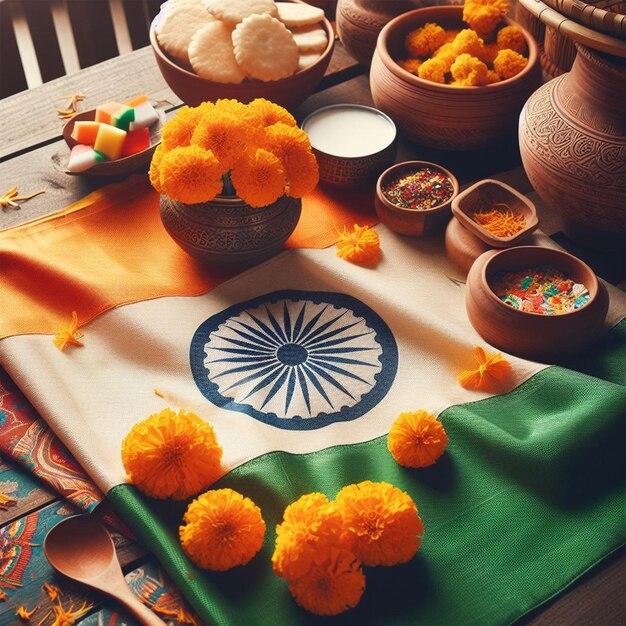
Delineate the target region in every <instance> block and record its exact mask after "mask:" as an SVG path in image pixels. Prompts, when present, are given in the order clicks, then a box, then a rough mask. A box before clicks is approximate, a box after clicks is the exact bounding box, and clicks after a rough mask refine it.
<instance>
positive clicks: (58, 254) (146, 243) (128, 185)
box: [0, 176, 376, 338]
mask: <svg viewBox="0 0 626 626" xmlns="http://www.w3.org/2000/svg"><path fill="white" fill-rule="evenodd" d="M356 222H358V223H360V224H374V223H375V222H376V219H375V214H374V210H373V196H372V194H371V193H346V192H335V191H333V192H327V191H324V190H321V189H316V190H315V192H314V193H313V194H311V196H309V197H307V198H305V199H304V200H303V207H302V218H301V220H300V223H299V224H298V227H297V229H296V231H295V232H294V234H293V236H292V237H291V239H290V240H289V242H288V247H292V248H295V247H309V248H324V247H327V246H329V245H332V244H333V243H335V241H336V240H337V236H338V231H339V230H341V229H342V228H343V226H344V225H347V226H352V225H353V224H354V223H356ZM227 278H229V275H228V274H227V273H226V272H218V271H216V270H214V269H213V270H210V271H209V270H208V269H207V268H205V267H202V266H201V265H200V264H198V263H197V262H196V261H194V259H192V258H191V257H189V256H188V255H187V254H186V253H185V252H183V251H182V250H181V249H180V248H179V247H178V246H177V245H176V244H175V243H174V241H173V240H172V239H171V238H170V237H169V235H168V234H167V232H166V231H165V229H164V228H163V226H162V224H161V220H160V217H159V196H158V194H157V193H156V192H155V191H154V190H153V189H152V187H151V186H150V185H149V183H148V181H147V179H146V178H144V177H141V176H134V177H131V178H130V179H128V180H127V181H125V182H123V183H118V184H114V185H109V186H108V187H105V188H103V189H101V190H99V191H96V192H94V193H92V194H90V195H89V196H87V197H86V198H84V199H82V200H80V201H79V202H77V203H75V204H73V205H71V206H69V207H67V208H66V209H63V210H61V211H59V212H57V213H55V214H53V215H50V216H47V217H44V218H41V219H39V220H35V221H33V222H30V223H28V224H25V225H23V226H19V227H16V228H13V229H9V230H5V231H3V232H0V298H1V305H0V306H1V310H2V315H1V316H0V338H1V337H6V336H10V335H18V334H26V333H52V334H54V333H56V332H57V331H58V330H59V328H60V327H61V326H63V325H65V324H66V323H67V320H68V319H69V317H70V315H71V313H72V311H77V313H78V321H79V325H83V324H85V323H87V322H88V321H90V320H92V319H93V318H94V317H96V316H97V315H99V314H101V313H103V312H104V311H107V310H109V309H111V308H113V307H115V306H119V305H121V304H127V303H130V302H137V301H141V300H148V299H151V298H156V297H160V296H174V295H184V296H192V295H198V294H200V293H204V292H206V291H209V290H211V289H212V288H213V287H215V286H216V285H218V284H219V283H221V282H223V281H224V280H226V279H227Z"/></svg>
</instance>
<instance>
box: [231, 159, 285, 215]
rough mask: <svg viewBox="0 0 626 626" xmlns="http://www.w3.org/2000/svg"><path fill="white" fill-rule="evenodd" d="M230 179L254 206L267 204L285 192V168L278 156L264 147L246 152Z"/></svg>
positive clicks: (241, 196) (234, 168) (239, 193)
mask: <svg viewBox="0 0 626 626" xmlns="http://www.w3.org/2000/svg"><path fill="white" fill-rule="evenodd" d="M230 179H231V181H232V183H233V186H234V187H235V189H236V190H237V195H238V196H239V197H240V198H241V199H242V200H243V201H244V202H247V203H248V204H249V205H250V206H252V207H263V206H267V205H268V204H271V203H272V202H275V201H276V200H277V199H278V198H280V196H282V195H283V194H284V192H285V170H284V169H283V166H282V164H281V162H280V160H279V159H278V157H277V156H276V155H274V154H272V153H271V152H269V151H267V150H264V149H263V148H257V149H256V150H252V151H251V152H250V153H245V154H244V155H243V156H242V157H241V159H239V161H238V162H237V163H236V164H235V166H234V167H233V169H232V172H231V174H230Z"/></svg>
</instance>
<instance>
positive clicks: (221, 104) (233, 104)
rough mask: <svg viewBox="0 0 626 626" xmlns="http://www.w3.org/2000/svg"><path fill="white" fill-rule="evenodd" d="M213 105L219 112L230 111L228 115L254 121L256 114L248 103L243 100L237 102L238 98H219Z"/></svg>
mask: <svg viewBox="0 0 626 626" xmlns="http://www.w3.org/2000/svg"><path fill="white" fill-rule="evenodd" d="M200 106H202V105H200ZM213 106H214V107H215V110H216V111H220V112H221V113H230V115H233V116H235V117H237V118H239V119H240V120H241V121H244V122H254V121H255V117H256V116H255V115H254V114H253V113H252V111H251V110H250V108H249V107H248V105H246V104H244V103H243V102H239V100H234V99H233V98H220V99H219V100H217V101H216V102H215V104H214V105H213Z"/></svg>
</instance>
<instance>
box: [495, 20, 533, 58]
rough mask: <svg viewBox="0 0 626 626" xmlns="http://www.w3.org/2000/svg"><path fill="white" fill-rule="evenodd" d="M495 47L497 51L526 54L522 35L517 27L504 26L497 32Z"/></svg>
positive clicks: (524, 40)
mask: <svg viewBox="0 0 626 626" xmlns="http://www.w3.org/2000/svg"><path fill="white" fill-rule="evenodd" d="M496 45H497V47H498V49H499V50H506V49H509V50H515V52H519V53H520V54H524V53H525V52H526V39H525V37H524V33H522V31H521V30H520V29H519V28H518V27H517V26H505V27H504V28H501V29H500V30H499V31H498V35H497V36H496Z"/></svg>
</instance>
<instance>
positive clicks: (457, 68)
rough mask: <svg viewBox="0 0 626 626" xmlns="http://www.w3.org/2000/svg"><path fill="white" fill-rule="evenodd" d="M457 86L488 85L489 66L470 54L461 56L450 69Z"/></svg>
mask: <svg viewBox="0 0 626 626" xmlns="http://www.w3.org/2000/svg"><path fill="white" fill-rule="evenodd" d="M450 73H451V74H452V78H454V80H455V81H456V84H457V85H463V86H465V87H475V86H480V85H486V84H487V66H486V65H485V64H484V63H483V62H482V61H480V60H479V59H477V58H476V57H473V56H470V55H469V54H460V55H459V56H458V57H457V58H456V60H455V61H454V63H453V64H452V66H451V67H450Z"/></svg>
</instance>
